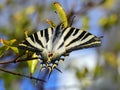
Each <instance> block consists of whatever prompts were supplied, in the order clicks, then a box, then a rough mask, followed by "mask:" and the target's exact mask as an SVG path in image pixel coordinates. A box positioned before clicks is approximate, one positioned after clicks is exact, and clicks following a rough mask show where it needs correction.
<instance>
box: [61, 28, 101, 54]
mask: <svg viewBox="0 0 120 90" xmlns="http://www.w3.org/2000/svg"><path fill="white" fill-rule="evenodd" d="M62 37H64V45H65V48H66V52H71V51H74V50H78V49H83V48H90V47H97V46H100V45H101V40H100V38H98V37H96V36H95V35H93V34H91V33H89V32H87V31H84V30H81V29H77V28H73V27H68V28H66V29H64V30H63V32H62Z"/></svg>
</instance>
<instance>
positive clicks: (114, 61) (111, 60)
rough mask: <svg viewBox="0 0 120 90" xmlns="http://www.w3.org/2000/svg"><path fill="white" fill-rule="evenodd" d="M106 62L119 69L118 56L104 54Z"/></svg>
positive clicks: (108, 53) (110, 53)
mask: <svg viewBox="0 0 120 90" xmlns="http://www.w3.org/2000/svg"><path fill="white" fill-rule="evenodd" d="M104 57H105V60H106V61H107V62H108V63H109V65H111V66H112V67H117V66H118V63H117V56H116V55H115V54H114V53H112V52H106V53H104Z"/></svg>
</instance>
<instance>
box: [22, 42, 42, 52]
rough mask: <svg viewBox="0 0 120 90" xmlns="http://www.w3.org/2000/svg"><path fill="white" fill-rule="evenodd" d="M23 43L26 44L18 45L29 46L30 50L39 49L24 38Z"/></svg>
mask: <svg viewBox="0 0 120 90" xmlns="http://www.w3.org/2000/svg"><path fill="white" fill-rule="evenodd" d="M23 44H25V45H26V46H20V47H25V48H29V49H32V50H36V51H41V50H39V49H38V48H36V47H34V46H33V45H31V44H30V43H29V42H28V41H27V40H25V41H24V42H23Z"/></svg>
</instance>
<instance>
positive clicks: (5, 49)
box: [0, 46, 9, 57]
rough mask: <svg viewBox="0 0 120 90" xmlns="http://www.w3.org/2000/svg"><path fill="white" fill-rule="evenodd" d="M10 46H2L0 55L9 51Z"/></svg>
mask: <svg viewBox="0 0 120 90" xmlns="http://www.w3.org/2000/svg"><path fill="white" fill-rule="evenodd" d="M8 49H9V48H8V47H7V46H2V47H0V57H1V56H2V55H3V54H4V53H5V51H7V50H8Z"/></svg>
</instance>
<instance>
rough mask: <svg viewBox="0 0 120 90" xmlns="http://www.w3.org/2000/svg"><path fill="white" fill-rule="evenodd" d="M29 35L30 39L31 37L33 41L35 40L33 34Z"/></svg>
mask: <svg viewBox="0 0 120 90" xmlns="http://www.w3.org/2000/svg"><path fill="white" fill-rule="evenodd" d="M29 37H30V39H31V40H32V41H33V42H35V41H34V37H33V34H32V35H30V36H29Z"/></svg>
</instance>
